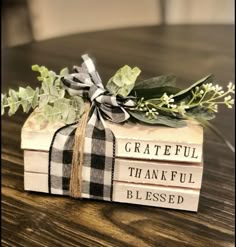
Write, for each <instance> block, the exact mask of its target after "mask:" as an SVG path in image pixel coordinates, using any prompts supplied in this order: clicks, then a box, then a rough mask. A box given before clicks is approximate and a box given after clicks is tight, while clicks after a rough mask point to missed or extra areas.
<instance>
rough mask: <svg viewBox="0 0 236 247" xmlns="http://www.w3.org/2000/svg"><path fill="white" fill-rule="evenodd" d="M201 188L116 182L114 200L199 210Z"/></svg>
mask: <svg viewBox="0 0 236 247" xmlns="http://www.w3.org/2000/svg"><path fill="white" fill-rule="evenodd" d="M199 195H200V191H199V190H190V189H179V188H167V187H162V186H148V185H137V184H130V183H120V182H115V183H114V186H113V201H116V202H124V203H132V204H139V205H146V206H153V207H162V208H172V209H180V210H187V211H194V212H196V211H197V210H198V203H199Z"/></svg>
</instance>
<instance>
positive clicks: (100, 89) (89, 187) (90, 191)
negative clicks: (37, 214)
mask: <svg viewBox="0 0 236 247" xmlns="http://www.w3.org/2000/svg"><path fill="white" fill-rule="evenodd" d="M82 59H83V63H82V66H81V67H78V66H74V68H73V69H74V73H72V74H70V75H68V76H65V77H64V78H62V82H63V84H64V86H65V87H66V89H67V91H68V92H69V94H70V95H80V96H83V97H85V98H87V99H89V100H90V102H91V108H90V112H89V118H88V122H87V126H86V130H85V140H84V160H83V167H82V180H83V181H82V195H81V196H82V197H83V198H93V199H101V200H108V201H110V200H112V182H113V170H114V163H115V136H114V134H113V133H112V131H111V130H110V129H109V128H107V127H106V124H105V121H104V119H107V120H110V121H112V122H115V123H122V122H124V121H126V120H127V119H128V118H129V117H130V115H129V113H128V112H127V111H126V110H125V107H132V106H134V101H133V100H132V98H131V97H120V96H114V95H111V94H110V93H109V92H108V91H107V90H106V89H105V88H104V86H103V83H102V80H101V78H100V76H99V74H98V72H97V71H96V68H95V65H94V63H93V61H92V59H91V58H90V57H89V56H88V55H87V54H85V55H83V56H82ZM76 128H77V123H75V124H72V125H69V126H65V127H62V128H60V129H58V130H57V131H56V132H55V134H54V137H53V140H52V143H51V147H50V150H49V192H50V193H52V194H62V195H69V184H70V174H71V164H72V155H73V145H74V138H75V131H76Z"/></svg>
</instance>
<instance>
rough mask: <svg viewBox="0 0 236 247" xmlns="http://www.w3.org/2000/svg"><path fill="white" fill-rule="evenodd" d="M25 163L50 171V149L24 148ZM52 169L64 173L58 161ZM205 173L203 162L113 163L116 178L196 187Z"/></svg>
mask: <svg viewBox="0 0 236 247" xmlns="http://www.w3.org/2000/svg"><path fill="white" fill-rule="evenodd" d="M24 164H25V171H27V172H37V173H42V174H43V173H46V174H47V173H48V152H42V151H41V152H39V151H31V150H24ZM52 165H53V164H52ZM53 171H54V172H55V173H56V174H57V175H58V176H60V175H61V174H62V171H61V167H60V166H59V165H56V166H55V168H54V169H53ZM56 174H55V175H56ZM202 174H203V164H202V163H200V164H195V163H193V164H186V163H183V162H182V163H173V162H172V163H170V162H160V161H156V162H151V161H145V160H131V159H130V160H129V159H120V158H116V161H115V167H114V180H117V181H124V182H131V183H138V184H139V183H140V184H153V185H155V184H156V185H164V186H176V187H185V188H196V189H199V188H201V183H202Z"/></svg>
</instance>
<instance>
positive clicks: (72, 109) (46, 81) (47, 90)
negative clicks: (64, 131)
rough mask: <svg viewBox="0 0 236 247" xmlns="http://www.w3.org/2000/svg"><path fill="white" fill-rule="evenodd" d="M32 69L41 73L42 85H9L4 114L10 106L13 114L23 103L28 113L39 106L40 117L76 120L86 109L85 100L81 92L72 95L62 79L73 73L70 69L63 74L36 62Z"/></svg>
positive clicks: (4, 97)
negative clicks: (10, 87) (11, 86)
mask: <svg viewBox="0 0 236 247" xmlns="http://www.w3.org/2000/svg"><path fill="white" fill-rule="evenodd" d="M32 70H33V71H36V72H38V73H39V76H38V77H37V79H38V80H39V82H41V86H40V87H36V88H35V89H33V88H31V87H29V86H27V87H26V88H23V87H19V90H18V91H15V90H13V89H9V91H8V94H2V95H1V115H3V114H4V113H5V111H6V109H8V115H9V116H11V115H13V114H15V113H16V111H17V110H18V109H19V107H20V106H21V107H22V110H23V112H25V113H27V112H29V110H30V109H35V108H36V107H38V114H37V116H38V121H49V122H56V121H61V122H63V123H65V124H70V123H73V122H75V121H76V120H77V119H78V118H79V116H80V115H81V114H82V113H83V109H84V102H83V99H82V98H81V97H79V96H70V95H69V94H68V93H67V92H66V90H65V87H64V85H63V83H62V82H61V78H62V77H63V76H64V75H66V74H68V73H69V71H68V69H67V68H64V69H62V70H61V71H60V73H59V75H57V74H56V73H55V72H54V71H52V70H48V69H47V68H46V67H45V66H39V65H33V66H32Z"/></svg>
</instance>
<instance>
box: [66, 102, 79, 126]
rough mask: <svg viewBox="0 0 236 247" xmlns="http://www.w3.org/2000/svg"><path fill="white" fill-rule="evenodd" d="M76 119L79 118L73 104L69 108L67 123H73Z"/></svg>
mask: <svg viewBox="0 0 236 247" xmlns="http://www.w3.org/2000/svg"><path fill="white" fill-rule="evenodd" d="M76 120H77V118H76V111H75V109H74V108H73V107H72V106H71V107H70V108H69V111H68V115H67V119H66V123H67V124H71V123H74V122H75V121H76Z"/></svg>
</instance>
